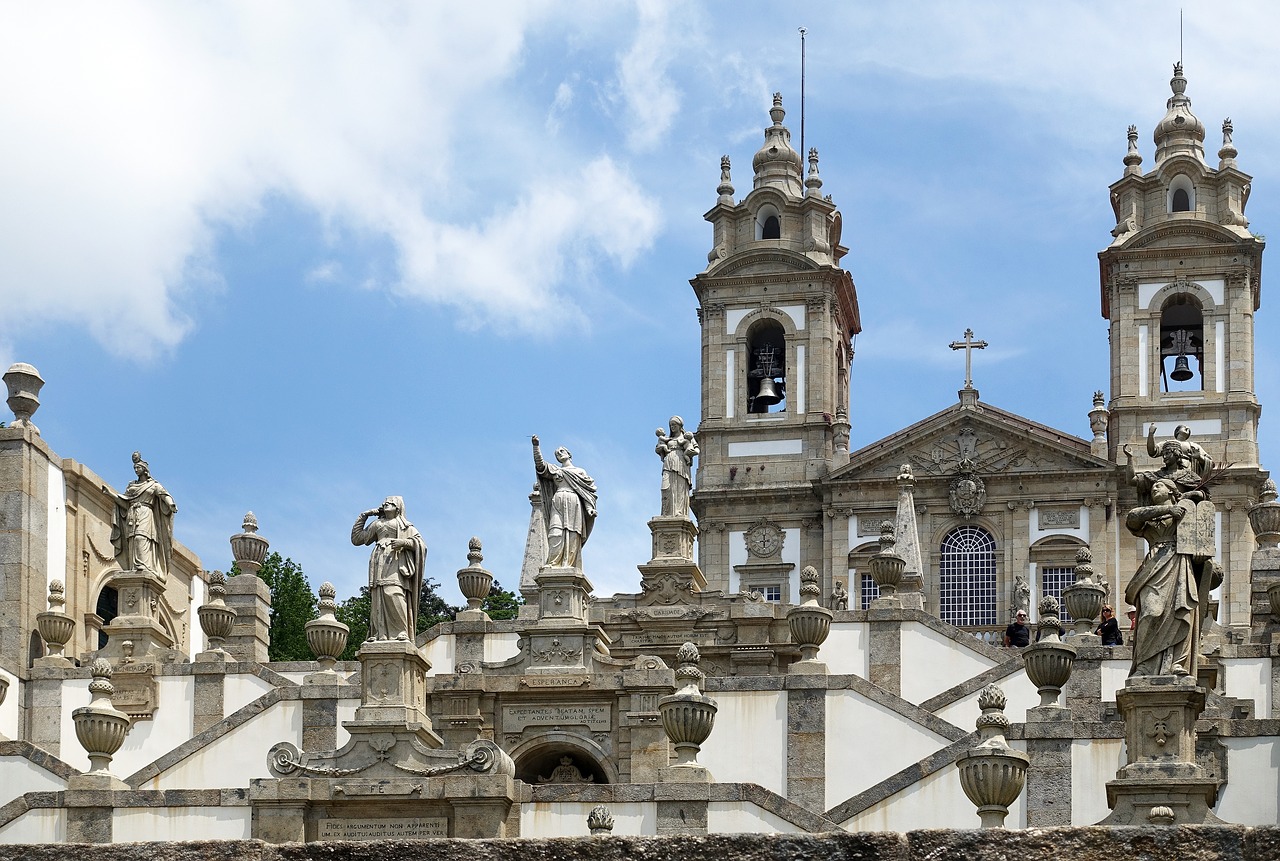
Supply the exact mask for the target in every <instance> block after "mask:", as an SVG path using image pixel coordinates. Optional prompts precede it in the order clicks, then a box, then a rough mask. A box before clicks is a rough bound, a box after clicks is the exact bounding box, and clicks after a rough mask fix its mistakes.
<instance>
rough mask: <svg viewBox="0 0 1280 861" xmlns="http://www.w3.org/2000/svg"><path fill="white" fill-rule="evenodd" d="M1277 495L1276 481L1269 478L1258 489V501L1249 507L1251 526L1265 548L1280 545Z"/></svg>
mask: <svg viewBox="0 0 1280 861" xmlns="http://www.w3.org/2000/svg"><path fill="white" fill-rule="evenodd" d="M1276 496H1277V493H1276V483H1275V481H1274V480H1273V479H1270V478H1268V479H1267V480H1266V481H1264V482H1262V488H1261V489H1260V490H1259V491H1258V502H1257V503H1256V504H1254V505H1252V506H1250V507H1249V526H1250V527H1252V529H1253V535H1254V537H1255V538H1256V539H1257V540H1258V546H1259V547H1261V548H1263V549H1264V550H1270V549H1275V548H1277V547H1280V502H1277V501H1276Z"/></svg>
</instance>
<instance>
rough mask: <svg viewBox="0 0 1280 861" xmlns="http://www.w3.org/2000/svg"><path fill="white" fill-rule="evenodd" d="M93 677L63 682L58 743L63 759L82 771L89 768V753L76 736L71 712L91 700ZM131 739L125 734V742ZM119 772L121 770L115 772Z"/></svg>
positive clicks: (60, 757)
mask: <svg viewBox="0 0 1280 861" xmlns="http://www.w3.org/2000/svg"><path fill="white" fill-rule="evenodd" d="M90 681H91V679H64V680H63V682H62V687H61V691H62V726H61V727H59V729H60V730H61V732H60V733H59V736H58V743H59V744H60V745H61V748H60V752H61V756H59V759H61V760H62V761H63V762H65V763H66V764H67V765H69V766H71V767H72V768H75V769H79V770H80V771H88V770H89V754H87V753H85V752H84V748H83V747H81V746H80V740H79V739H77V738H76V725H75V722H74V721H72V720H71V713H72V712H73V711H75V710H76V709H78V708H80V706H87V705H88V704H89V700H90V699H92V698H91V697H90V696H89V682H90ZM128 741H129V736H127V735H126V736H125V743H126V744H127V743H128ZM115 773H116V774H119V772H115Z"/></svg>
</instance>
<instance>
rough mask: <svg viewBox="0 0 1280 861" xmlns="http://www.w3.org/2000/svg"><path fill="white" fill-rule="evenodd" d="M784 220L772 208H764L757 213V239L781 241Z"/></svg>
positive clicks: (766, 206)
mask: <svg viewBox="0 0 1280 861" xmlns="http://www.w3.org/2000/svg"><path fill="white" fill-rule="evenodd" d="M781 238H782V219H780V218H779V217H778V211H777V210H776V209H774V208H773V207H772V206H768V205H765V206H762V207H760V211H759V212H757V213H756V239H781Z"/></svg>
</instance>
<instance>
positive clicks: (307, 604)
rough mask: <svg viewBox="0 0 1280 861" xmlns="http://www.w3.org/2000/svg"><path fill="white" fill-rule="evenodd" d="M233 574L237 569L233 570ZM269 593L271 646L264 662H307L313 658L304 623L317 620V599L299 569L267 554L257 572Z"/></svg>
mask: <svg viewBox="0 0 1280 861" xmlns="http://www.w3.org/2000/svg"><path fill="white" fill-rule="evenodd" d="M232 573H233V574H238V573H239V568H237V567H236V566H235V565H233V566H232ZM258 576H259V577H261V578H262V582H264V583H266V584H267V588H268V589H270V590H271V644H270V645H269V646H268V647H267V658H268V659H269V660H272V661H310V660H314V659H315V656H314V655H312V654H311V647H310V646H308V645H307V623H308V622H310V621H311V620H312V619H314V618H316V596H315V593H313V592H312V591H311V584H310V583H308V582H307V575H306V574H304V573H302V566H301V565H299V564H298V563H296V562H294V561H293V560H292V559H287V558H285V557H283V556H281V555H280V554H279V553H269V554H267V558H266V559H265V560H263V563H262V568H261V570H259V571H258Z"/></svg>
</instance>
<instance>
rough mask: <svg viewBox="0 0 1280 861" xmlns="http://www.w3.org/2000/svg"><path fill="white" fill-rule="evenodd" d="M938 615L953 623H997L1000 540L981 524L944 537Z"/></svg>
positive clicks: (965, 624)
mask: <svg viewBox="0 0 1280 861" xmlns="http://www.w3.org/2000/svg"><path fill="white" fill-rule="evenodd" d="M941 550H942V553H941V559H940V562H939V566H938V615H939V616H940V617H941V618H942V621H944V622H950V623H951V624H952V625H958V626H962V627H963V626H969V625H994V624H996V540H995V538H993V537H992V536H991V533H990V532H988V531H987V530H985V529H983V528H982V527H980V526H959V527H957V528H955V529H953V530H951V531H950V532H948V533H947V534H946V537H944V538H943V539H942V548H941Z"/></svg>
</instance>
